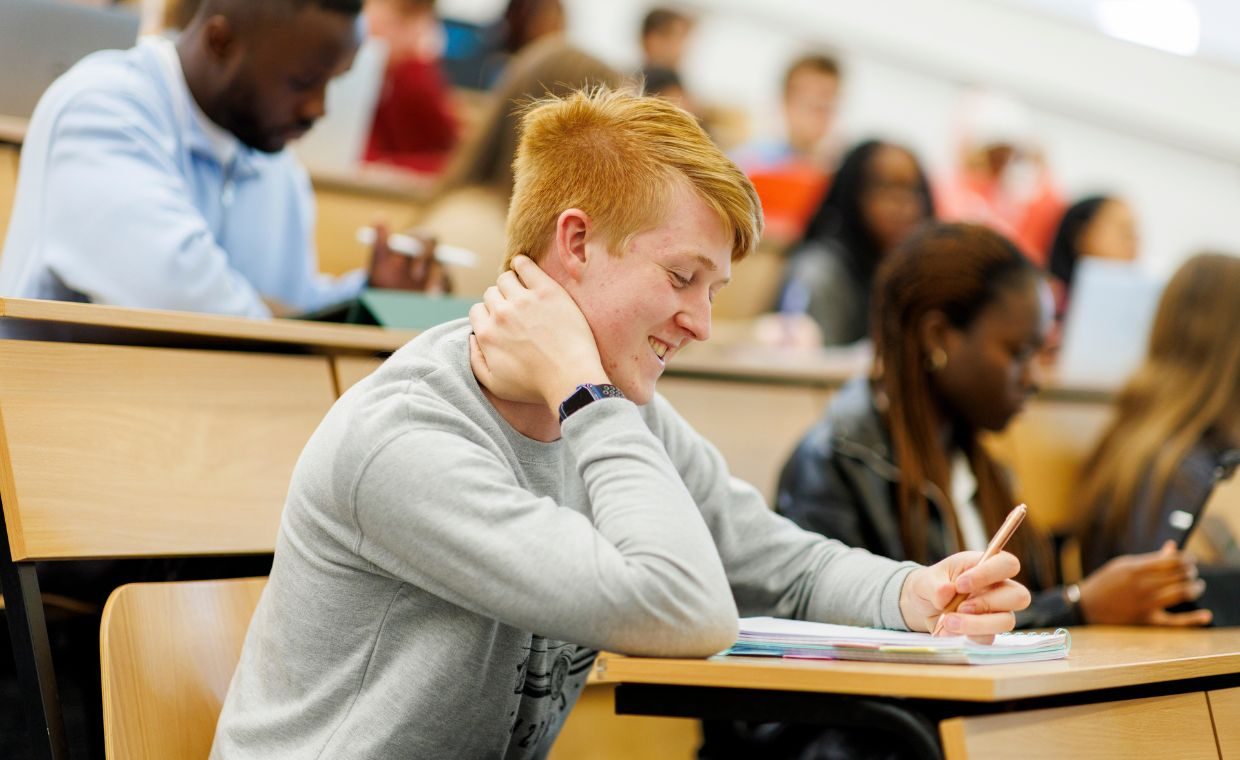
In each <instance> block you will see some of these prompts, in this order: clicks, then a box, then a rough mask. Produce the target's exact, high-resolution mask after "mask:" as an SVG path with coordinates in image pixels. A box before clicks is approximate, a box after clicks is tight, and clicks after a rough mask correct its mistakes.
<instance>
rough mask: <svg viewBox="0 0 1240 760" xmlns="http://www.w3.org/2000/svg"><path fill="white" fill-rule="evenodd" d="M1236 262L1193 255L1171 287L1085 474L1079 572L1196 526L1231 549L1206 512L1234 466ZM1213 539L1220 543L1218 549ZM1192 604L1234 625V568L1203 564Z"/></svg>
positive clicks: (1239, 375)
mask: <svg viewBox="0 0 1240 760" xmlns="http://www.w3.org/2000/svg"><path fill="white" fill-rule="evenodd" d="M1237 324H1240V259H1237V258H1234V257H1232V256H1226V255H1222V254H1202V255H1198V256H1195V257H1193V258H1191V259H1189V260H1188V261H1187V262H1186V263H1185V264H1184V265H1183V266H1182V267H1180V269H1179V271H1177V272H1176V274H1175V276H1174V277H1172V278H1171V281H1170V283H1168V285H1167V288H1166V290H1165V291H1164V292H1163V296H1162V299H1161V300H1160V302H1159V305H1158V312H1157V314H1156V315H1155V317H1154V325H1153V329H1152V331H1151V333H1150V342H1149V352H1148V354H1147V356H1146V359H1145V362H1144V363H1143V364H1142V365H1141V367H1140V368H1139V369H1138V370H1137V371H1136V373H1134V374H1133V376H1132V378H1131V380H1129V382H1128V384H1127V385H1126V386H1125V387H1124V389H1123V390H1122V391H1121V392H1120V394H1119V396H1118V399H1117V403H1116V414H1115V418H1114V420H1113V421H1112V422H1111V424H1110V427H1108V428H1107V431H1106V432H1105V433H1104V435H1103V437H1102V439H1101V441H1100V442H1099V443H1098V446H1097V448H1096V449H1095V450H1094V452H1093V454H1092V455H1091V456H1090V457H1089V459H1088V460H1087V461H1086V464H1085V466H1084V467H1083V468H1082V473H1083V479H1082V483H1081V488H1080V503H1081V504H1083V505H1085V506H1086V507H1087V508H1088V513H1087V514H1088V518H1087V519H1086V520H1085V521H1084V525H1083V531H1082V533H1081V535H1080V539H1081V549H1082V566H1083V568H1084V569H1085V570H1086V571H1089V570H1092V569H1093V568H1096V567H1099V566H1101V565H1103V564H1104V563H1105V562H1106V561H1107V560H1108V559H1110V558H1111V557H1114V556H1116V555H1119V554H1128V553H1134V552H1148V551H1154V550H1157V549H1159V548H1160V547H1162V546H1163V545H1164V544H1165V543H1167V542H1172V543H1175V544H1179V545H1181V546H1182V545H1183V544H1184V543H1185V541H1187V539H1188V536H1189V534H1190V533H1192V532H1193V531H1194V530H1196V529H1197V528H1198V526H1202V530H1203V531H1204V532H1205V534H1206V538H1207V542H1208V543H1210V544H1214V545H1215V547H1216V549H1218V548H1222V547H1221V546H1219V545H1220V544H1221V545H1223V546H1226V544H1227V543H1229V542H1230V543H1231V545H1232V546H1233V547H1234V541H1232V540H1231V539H1230V535H1229V531H1228V530H1227V529H1226V527H1224V526H1223V523H1222V522H1221V521H1220V520H1218V518H1217V517H1215V516H1207V515H1205V514H1203V510H1204V508H1205V505H1206V501H1207V500H1208V499H1209V497H1210V494H1211V493H1212V492H1213V490H1214V488H1215V486H1216V484H1218V483H1219V482H1220V481H1222V480H1225V479H1227V478H1230V477H1231V476H1232V474H1233V473H1234V471H1235V468H1236V465H1237V463H1240V341H1237V340H1236V338H1235V325H1237ZM1220 538H1221V540H1220ZM1202 576H1203V578H1205V579H1206V593H1205V595H1204V596H1203V597H1202V599H1201V602H1202V604H1203V605H1204V606H1207V607H1211V608H1213V609H1214V611H1215V612H1216V613H1217V618H1216V621H1215V622H1216V623H1224V624H1230V625H1235V624H1240V570H1238V569H1236V568H1229V569H1224V568H1219V567H1210V566H1203V567H1202Z"/></svg>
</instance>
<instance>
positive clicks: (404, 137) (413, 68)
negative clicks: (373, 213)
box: [365, 0, 460, 173]
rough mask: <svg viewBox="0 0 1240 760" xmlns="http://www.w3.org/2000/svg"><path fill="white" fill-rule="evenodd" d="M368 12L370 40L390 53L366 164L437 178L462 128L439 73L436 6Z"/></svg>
mask: <svg viewBox="0 0 1240 760" xmlns="http://www.w3.org/2000/svg"><path fill="white" fill-rule="evenodd" d="M365 12H366V22H367V26H368V29H369V32H370V34H371V35H372V36H374V37H377V38H379V39H381V40H383V41H384V42H385V43H387V50H388V59H387V69H386V71H385V72H384V75H383V87H382V89H381V90H380V91H379V101H378V103H376V104H375V116H374V122H373V124H372V125H371V130H370V139H369V141H368V142H367V145H366V156H365V159H366V160H367V161H371V162H378V163H385V164H391V165H393V166H399V167H402V168H405V169H411V170H413V171H418V172H426V173H434V172H438V171H440V170H441V169H442V168H443V166H444V164H445V162H446V161H447V159H448V156H449V154H450V153H451V151H452V149H453V148H455V147H456V143H457V137H458V135H459V132H460V125H459V123H458V121H457V117H456V113H455V111H454V108H453V105H452V100H451V94H450V91H449V89H448V85H447V82H446V80H445V78H444V75H443V72H442V71H441V69H440V63H439V59H440V56H441V55H442V53H443V46H444V34H443V29H442V27H441V26H440V23H439V19H438V18H436V16H435V0H367V2H366V6H365Z"/></svg>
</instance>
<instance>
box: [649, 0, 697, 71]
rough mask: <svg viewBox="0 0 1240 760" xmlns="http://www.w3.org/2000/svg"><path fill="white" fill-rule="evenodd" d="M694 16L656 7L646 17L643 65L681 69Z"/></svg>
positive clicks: (691, 31)
mask: <svg viewBox="0 0 1240 760" xmlns="http://www.w3.org/2000/svg"><path fill="white" fill-rule="evenodd" d="M692 33H693V18H692V17H690V16H689V15H688V14H686V13H682V12H680V11H678V10H673V9H671V8H652V9H650V11H649V12H648V13H647V14H646V16H645V17H644V18H643V19H642V36H641V43H642V68H643V69H649V68H659V69H671V70H672V71H677V72H678V71H680V64H681V62H682V61H683V60H684V57H685V48H686V47H687V46H688V43H689V36H690V34H692Z"/></svg>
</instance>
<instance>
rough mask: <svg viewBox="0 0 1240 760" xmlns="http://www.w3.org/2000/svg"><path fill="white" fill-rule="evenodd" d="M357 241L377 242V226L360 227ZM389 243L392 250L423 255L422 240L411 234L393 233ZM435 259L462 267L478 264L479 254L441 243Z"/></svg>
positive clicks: (410, 254)
mask: <svg viewBox="0 0 1240 760" xmlns="http://www.w3.org/2000/svg"><path fill="white" fill-rule="evenodd" d="M357 242H359V243H361V244H362V245H374V244H375V228H374V227H360V228H358V230H357ZM387 245H388V248H390V249H391V250H392V251H394V252H396V253H400V254H404V255H405V256H421V255H422V253H423V251H422V242H421V241H420V240H418V239H417V238H415V237H411V236H409V235H401V234H400V233H393V234H391V235H388V237H387ZM435 260H436V261H438V262H440V263H442V264H455V265H457V266H461V267H475V266H477V265H478V254H476V253H474V252H473V251H471V250H469V249H468V248H461V247H459V246H455V245H444V244H442V243H439V244H437V245H436V246H435Z"/></svg>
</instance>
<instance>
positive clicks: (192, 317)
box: [0, 298, 417, 353]
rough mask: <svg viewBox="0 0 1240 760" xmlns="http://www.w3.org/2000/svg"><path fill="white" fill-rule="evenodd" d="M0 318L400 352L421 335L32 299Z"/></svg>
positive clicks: (4, 308)
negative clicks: (400, 349)
mask: <svg viewBox="0 0 1240 760" xmlns="http://www.w3.org/2000/svg"><path fill="white" fill-rule="evenodd" d="M0 317H2V318H5V319H20V320H29V321H34V322H54V323H58V324H67V325H81V326H89V327H102V328H111V329H120V330H138V331H142V332H157V333H178V334H182V335H191V336H195V337H206V338H221V339H232V340H238V341H257V342H262V343H280V344H289V345H302V346H309V347H315V348H325V349H343V350H345V351H352V352H366V353H388V352H392V351H395V350H397V349H399V348H400V347H402V346H404V345H405V344H406V343H408V342H409V341H410V340H412V339H413V338H414V337H415V336H416V335H417V333H416V332H415V331H411V330H387V329H383V328H378V327H367V326H365V325H344V324H328V323H315V322H298V321H296V320H287V319H272V320H264V319H247V318H245V317H228V316H220V315H215V314H189V313H185V312H177V311H161V310H157V309H125V308H119V307H115V306H101V305H97V304H80V303H72V302H67V301H40V300H36V299H28V298H0Z"/></svg>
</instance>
